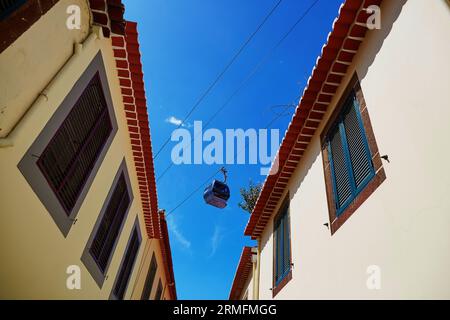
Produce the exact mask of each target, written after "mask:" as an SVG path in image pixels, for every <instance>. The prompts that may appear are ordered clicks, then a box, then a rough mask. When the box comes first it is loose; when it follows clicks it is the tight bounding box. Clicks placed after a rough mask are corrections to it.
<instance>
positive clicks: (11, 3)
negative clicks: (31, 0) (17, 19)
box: [0, 0, 26, 21]
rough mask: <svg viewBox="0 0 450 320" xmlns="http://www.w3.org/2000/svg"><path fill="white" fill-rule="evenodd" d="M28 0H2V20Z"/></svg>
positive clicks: (0, 11)
mask: <svg viewBox="0 0 450 320" xmlns="http://www.w3.org/2000/svg"><path fill="white" fill-rule="evenodd" d="M25 2H26V0H0V21H1V20H3V19H5V18H7V17H8V16H9V15H10V14H11V13H13V12H14V11H15V10H17V9H19V7H20V6H21V5H23V4H24V3H25Z"/></svg>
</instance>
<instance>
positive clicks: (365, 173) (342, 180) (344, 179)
mask: <svg viewBox="0 0 450 320" xmlns="http://www.w3.org/2000/svg"><path fill="white" fill-rule="evenodd" d="M328 156H329V161H330V166H331V178H332V180H333V195H334V202H335V204H336V210H337V212H336V215H337V216H338V217H339V215H341V214H342V212H343V211H344V210H345V209H346V208H347V207H348V205H349V204H350V203H351V202H352V201H353V199H355V198H356V196H357V195H358V194H359V193H360V192H361V190H363V189H364V187H365V186H366V185H367V183H368V182H369V181H370V180H371V179H372V178H373V176H374V174H375V172H374V168H373V164H372V156H371V154H370V151H369V145H368V143H367V137H366V134H365V131H364V127H363V125H362V120H361V115H360V112H359V104H358V102H357V101H356V96H355V94H354V92H352V93H351V95H350V97H349V98H348V99H347V101H346V102H345V106H344V108H343V110H342V112H341V113H340V115H339V117H338V120H337V121H336V124H335V126H334V127H333V129H332V130H331V132H330V134H329V136H328Z"/></svg>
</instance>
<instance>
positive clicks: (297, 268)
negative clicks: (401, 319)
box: [260, 0, 450, 299]
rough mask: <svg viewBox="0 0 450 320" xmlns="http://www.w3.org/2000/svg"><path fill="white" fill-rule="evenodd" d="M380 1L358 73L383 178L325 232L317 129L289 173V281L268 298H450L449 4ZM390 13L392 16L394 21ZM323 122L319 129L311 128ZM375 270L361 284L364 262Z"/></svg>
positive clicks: (266, 276) (268, 267) (267, 257)
mask: <svg viewBox="0 0 450 320" xmlns="http://www.w3.org/2000/svg"><path fill="white" fill-rule="evenodd" d="M403 2H404V1H384V2H383V6H382V8H381V9H382V19H383V23H382V29H381V30H379V31H370V32H369V34H368V36H367V39H366V40H365V42H364V43H363V45H362V46H361V48H360V51H359V53H358V55H357V56H356V58H355V61H354V64H353V66H352V67H351V68H350V70H349V76H347V77H346V79H345V80H344V85H343V86H342V87H341V88H340V90H339V91H338V93H337V95H336V97H335V98H334V100H333V102H332V105H331V110H329V112H328V114H327V115H326V117H325V121H324V123H326V119H327V118H328V117H329V116H330V113H331V111H332V109H333V108H334V106H335V104H336V103H337V101H338V100H339V97H340V95H341V94H342V90H343V89H344V88H345V84H346V83H348V82H349V80H350V77H351V75H352V73H353V72H354V71H357V73H358V75H359V77H360V80H361V87H362V91H363V93H364V97H365V100H366V103H367V107H368V110H369V115H370V118H371V122H372V126H373V130H374V133H375V137H376V139H377V143H378V147H379V150H380V153H381V155H384V154H387V155H389V158H390V160H391V163H390V164H388V163H386V162H384V163H383V164H384V168H385V171H386V175H387V180H386V181H385V182H384V183H383V184H382V185H381V186H380V187H379V189H377V190H376V191H375V193H374V194H373V195H372V196H370V197H369V198H368V200H366V202H364V204H363V205H362V206H361V207H360V208H359V209H358V210H357V211H356V212H355V213H354V214H353V216H352V217H351V218H350V219H349V220H347V222H346V223H345V224H344V225H343V226H342V227H341V228H340V229H339V230H338V231H337V232H336V233H335V234H334V235H333V236H331V235H330V231H329V230H328V229H327V228H326V227H325V226H324V225H323V224H324V223H326V222H329V218H328V207H327V199H326V193H325V183H324V174H323V165H322V155H321V153H320V141H319V137H318V136H316V137H314V139H313V140H312V142H311V144H310V147H309V149H308V150H307V152H306V153H305V156H304V158H303V159H302V162H301V164H300V165H299V167H298V168H297V170H296V171H295V173H294V175H293V177H292V178H291V181H290V183H289V186H288V189H289V192H290V197H291V204H290V205H291V211H290V212H291V237H292V256H293V262H294V267H293V279H292V280H291V281H290V282H289V283H288V284H287V286H286V287H285V288H284V289H282V291H281V292H280V293H279V294H278V295H277V296H276V299H316V298H322V299H334V298H338V299H350V298H352V299H398V298H402V299H429V298H437V299H449V298H450V250H449V249H450V232H449V230H450V214H449V213H450V200H449V199H450V198H449V197H448V194H449V193H450V171H449V170H447V159H448V157H449V151H448V150H449V148H450V142H449V137H450V90H449V84H450V72H448V71H449V70H450V60H449V58H448V57H450V42H449V41H448V39H450V28H449V21H450V11H449V10H448V7H447V4H446V2H445V1H422V0H409V1H407V2H406V3H405V4H404V5H402V4H403ZM397 16H398V18H397ZM322 129H323V124H322V126H321V127H320V128H319V130H318V132H319V133H320V132H321V130H322ZM272 229H273V220H272V221H270V223H269V224H268V226H267V228H266V230H265V232H264V234H263V236H262V255H261V284H260V299H272V293H271V291H270V288H271V287H272V276H273V270H272V269H273V267H272V259H273V251H272V250H273V237H272ZM371 265H377V266H379V267H380V268H381V289H380V290H369V289H368V288H367V285H366V281H367V279H368V277H369V275H368V274H367V268H368V266H371Z"/></svg>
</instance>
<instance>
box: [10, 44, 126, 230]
mask: <svg viewBox="0 0 450 320" xmlns="http://www.w3.org/2000/svg"><path fill="white" fill-rule="evenodd" d="M69 86H71V87H69ZM65 89H67V90H68V93H67V94H66V96H65V98H64V99H63V101H62V102H61V103H60V105H59V106H53V105H52V104H50V105H49V110H48V111H49V112H50V111H51V110H52V108H53V107H57V108H56V110H55V111H54V113H53V114H52V115H51V118H50V119H49V120H48V121H47V122H46V124H45V126H44V128H43V129H42V131H41V132H40V133H39V134H38V135H37V137H32V136H30V139H34V142H33V143H32V144H31V146H30V148H29V149H28V150H27V152H26V153H25V155H24V156H23V158H22V159H21V161H20V162H19V164H18V168H19V170H20V171H21V173H22V174H23V176H24V177H25V179H26V180H27V182H28V184H29V185H30V187H31V188H32V189H33V191H34V193H35V194H36V196H37V197H38V198H39V200H40V201H41V202H42V204H43V205H44V206H45V208H46V209H47V212H48V213H49V214H50V215H51V217H52V218H53V220H54V222H55V223H56V225H57V226H58V228H59V230H60V231H61V232H62V234H63V235H64V236H65V237H66V236H67V235H68V233H69V231H70V229H71V228H72V226H73V225H74V222H75V221H76V218H77V215H78V212H79V210H80V208H81V207H82V204H83V202H84V199H85V198H86V196H87V193H88V192H89V190H90V186H91V185H92V183H93V181H94V180H95V177H96V175H97V172H98V171H99V170H100V168H101V165H102V160H103V159H104V157H105V156H106V154H107V152H108V149H109V146H110V145H111V143H112V142H113V140H114V136H115V134H116V132H117V130H118V127H117V122H116V118H115V114H114V106H113V103H112V98H111V94H110V90H109V86H108V78H107V76H106V71H105V67H104V64H103V59H102V55H101V53H100V52H99V53H98V54H97V55H96V56H95V58H94V59H93V60H92V62H91V63H90V64H89V66H88V67H87V68H86V70H85V71H84V72H83V74H82V75H81V76H80V77H79V78H78V80H77V81H76V82H75V83H74V84H69V85H68V86H66V87H65Z"/></svg>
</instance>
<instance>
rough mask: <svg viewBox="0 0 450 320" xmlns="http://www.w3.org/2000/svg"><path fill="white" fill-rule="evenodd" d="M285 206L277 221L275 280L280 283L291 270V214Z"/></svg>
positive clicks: (275, 226) (275, 228) (275, 229)
mask: <svg viewBox="0 0 450 320" xmlns="http://www.w3.org/2000/svg"><path fill="white" fill-rule="evenodd" d="M288 210H289V209H288V207H285V208H284V209H283V211H282V213H281V214H280V216H279V217H278V218H277V220H276V221H275V225H274V231H275V281H276V284H278V283H279V282H280V281H281V280H283V278H284V277H285V276H286V275H287V274H288V273H289V271H290V270H291V248H290V235H289V214H288Z"/></svg>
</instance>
